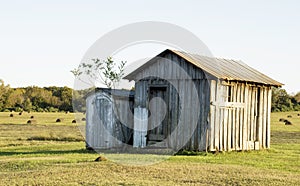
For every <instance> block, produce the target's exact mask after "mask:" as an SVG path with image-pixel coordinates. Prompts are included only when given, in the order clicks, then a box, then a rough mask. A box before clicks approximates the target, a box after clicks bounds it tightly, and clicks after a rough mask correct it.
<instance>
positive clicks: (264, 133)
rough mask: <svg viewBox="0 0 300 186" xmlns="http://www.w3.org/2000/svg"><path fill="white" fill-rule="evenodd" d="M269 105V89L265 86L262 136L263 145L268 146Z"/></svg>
mask: <svg viewBox="0 0 300 186" xmlns="http://www.w3.org/2000/svg"><path fill="white" fill-rule="evenodd" d="M267 106H268V90H267V88H266V87H264V102H263V127H262V128H263V130H262V133H263V136H262V144H263V145H262V146H263V148H266V135H267V117H268V115H267Z"/></svg>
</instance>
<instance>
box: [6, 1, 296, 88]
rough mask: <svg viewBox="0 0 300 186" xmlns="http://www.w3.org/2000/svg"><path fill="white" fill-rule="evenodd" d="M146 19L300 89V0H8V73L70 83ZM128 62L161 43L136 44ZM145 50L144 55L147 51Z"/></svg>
mask: <svg viewBox="0 0 300 186" xmlns="http://www.w3.org/2000/svg"><path fill="white" fill-rule="evenodd" d="M140 21H163V22H168V23H172V24H176V25H178V26H180V27H183V28H185V29H187V30H189V31H190V32H192V33H194V34H195V35H196V36H197V37H198V38H199V39H201V40H202V41H203V42H204V43H205V44H206V45H207V47H208V48H209V49H210V51H211V52H212V54H213V55H214V56H216V57H221V58H228V59H236V60H242V61H244V62H245V63H246V64H248V65H249V66H252V67H254V68H256V69H257V70H259V71H261V72H262V73H264V74H266V75H268V76H270V77H271V78H273V79H275V80H277V81H279V82H281V83H284V84H285V86H284V87H283V88H285V89H286V90H287V91H288V92H289V93H292V92H294V93H296V92H298V91H300V83H298V81H299V80H300V51H299V49H300V47H299V44H300V2H299V1H296V0H295V1H292V0H287V1H283V0H282V1H256V0H253V1H196V0H195V1H192V0H185V1H176V0H164V1H158V0H151V1H146V0H144V1H143V0H139V1H138V0H136V1H134V0H128V1H114V0H109V1H96V0H95V1H92V0H89V1H83V0H81V1H80V0H72V1H71V0H69V1H66V0H65V1H63V0H61V1H58V0H51V1H38V0H19V1H17V0H9V1H4V0H0V24H1V25H0V63H1V68H0V79H3V80H4V82H5V83H6V84H10V85H11V87H20V86H31V85H37V86H50V85H55V86H65V85H66V86H69V87H73V83H74V78H73V75H72V74H71V73H70V70H71V69H73V68H75V67H76V66H78V65H79V63H80V61H81V59H82V57H83V56H84V54H85V52H86V51H87V50H88V48H89V47H90V46H91V45H92V44H93V43H94V42H95V41H96V40H97V39H98V38H100V37H101V36H103V35H104V34H105V33H108V32H110V31H111V30H113V29H116V28H118V27H120V26H123V25H126V24H130V23H134V22H140ZM136 48H137V49H138V50H140V51H144V52H138V53H139V55H138V54H136V56H134V52H128V53H127V56H126V52H125V51H123V52H122V51H121V52H122V55H121V56H122V58H125V59H123V60H127V61H129V62H130V60H133V59H138V58H141V57H151V56H153V55H155V54H157V53H158V52H160V51H159V50H160V48H159V47H157V48H155V47H149V46H143V45H140V46H136ZM141 54H142V55H141Z"/></svg>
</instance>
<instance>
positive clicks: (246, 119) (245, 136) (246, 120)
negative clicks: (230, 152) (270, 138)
mask: <svg viewBox="0 0 300 186" xmlns="http://www.w3.org/2000/svg"><path fill="white" fill-rule="evenodd" d="M248 91H249V86H248V85H245V94H244V99H245V100H244V102H245V108H244V117H243V120H244V123H243V140H242V141H243V150H247V122H248V108H247V107H248Z"/></svg>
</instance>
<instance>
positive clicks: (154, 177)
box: [0, 112, 300, 185]
mask: <svg viewBox="0 0 300 186" xmlns="http://www.w3.org/2000/svg"><path fill="white" fill-rule="evenodd" d="M297 114H298V113H297V112H289V113H273V114H272V123H271V128H272V132H271V149H270V150H262V151H251V152H226V153H218V154H212V153H199V155H196V156H192V155H193V154H190V156H184V155H176V156H172V157H170V158H169V157H165V158H167V159H166V161H162V162H159V163H157V164H152V165H148V166H132V165H124V164H118V163H116V162H114V161H122V162H124V161H127V162H128V163H133V162H136V161H137V160H139V161H140V160H144V161H147V160H149V161H150V160H153V159H156V158H157V159H158V160H160V159H161V158H164V157H163V156H159V155H150V154H148V155H142V154H130V155H129V154H104V156H105V157H107V158H108V159H109V160H108V161H104V162H95V161H94V160H95V159H96V158H97V157H98V156H99V154H96V153H94V152H90V151H87V150H85V142H84V141H83V137H82V135H81V133H80V131H79V130H78V127H77V126H76V125H74V124H72V123H71V121H72V120H73V119H74V114H70V113H69V114H65V113H30V114H29V113H23V115H21V116H19V115H17V113H15V114H14V117H12V118H11V117H9V113H0V180H1V181H0V185H299V183H300V163H299V162H300V117H298V116H297ZM31 115H34V116H35V118H34V119H35V120H37V124H26V121H27V120H28V119H29V117H30V116H31ZM287 115H292V118H288V119H289V120H290V121H291V122H292V123H293V125H291V126H286V125H284V124H283V123H282V122H279V118H286V117H287ZM80 117H83V115H82V116H81V115H80V116H79V118H80ZM57 118H62V119H63V122H61V123H56V122H55V120H56V119H57ZM80 125H82V124H80ZM112 159H113V160H114V161H112Z"/></svg>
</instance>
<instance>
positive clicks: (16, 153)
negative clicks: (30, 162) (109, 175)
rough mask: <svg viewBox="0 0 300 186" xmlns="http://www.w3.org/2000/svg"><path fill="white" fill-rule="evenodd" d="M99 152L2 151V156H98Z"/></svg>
mask: <svg viewBox="0 0 300 186" xmlns="http://www.w3.org/2000/svg"><path fill="white" fill-rule="evenodd" d="M96 153H97V152H95V151H93V150H87V149H78V150H39V151H32V152H14V151H2V152H0V156H14V155H35V154H45V155H47V154H48V155H63V154H96Z"/></svg>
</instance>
